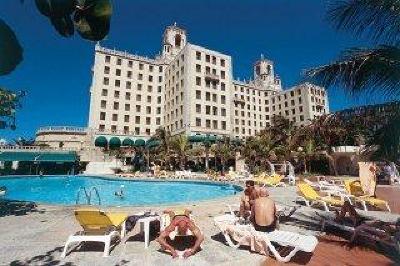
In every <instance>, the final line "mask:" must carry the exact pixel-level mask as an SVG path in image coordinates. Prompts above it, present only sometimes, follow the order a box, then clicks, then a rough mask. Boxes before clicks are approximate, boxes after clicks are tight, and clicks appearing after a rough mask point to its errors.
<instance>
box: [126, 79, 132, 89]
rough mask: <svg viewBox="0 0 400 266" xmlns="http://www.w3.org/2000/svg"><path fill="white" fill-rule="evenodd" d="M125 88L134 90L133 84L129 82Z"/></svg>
mask: <svg viewBox="0 0 400 266" xmlns="http://www.w3.org/2000/svg"><path fill="white" fill-rule="evenodd" d="M125 87H126V89H127V90H130V89H131V88H132V83H131V82H130V81H127V82H126V84H125Z"/></svg>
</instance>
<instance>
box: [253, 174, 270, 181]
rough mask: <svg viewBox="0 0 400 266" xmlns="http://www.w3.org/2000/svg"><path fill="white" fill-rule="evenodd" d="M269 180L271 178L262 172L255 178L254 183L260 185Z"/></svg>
mask: <svg viewBox="0 0 400 266" xmlns="http://www.w3.org/2000/svg"><path fill="white" fill-rule="evenodd" d="M268 178H269V176H268V175H267V174H266V173H265V172H262V173H260V174H258V175H255V176H254V178H253V181H254V182H255V183H257V184H259V183H261V182H263V181H265V180H266V179H268Z"/></svg>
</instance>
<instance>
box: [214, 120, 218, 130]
mask: <svg viewBox="0 0 400 266" xmlns="http://www.w3.org/2000/svg"><path fill="white" fill-rule="evenodd" d="M213 128H214V129H218V121H217V120H213Z"/></svg>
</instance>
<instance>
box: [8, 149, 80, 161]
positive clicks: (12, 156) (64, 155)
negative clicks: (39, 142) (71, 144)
mask: <svg viewBox="0 0 400 266" xmlns="http://www.w3.org/2000/svg"><path fill="white" fill-rule="evenodd" d="M77 160H78V157H77V155H76V153H75V152H41V151H32V152H27V151H23V152H20V151H4V152H0V161H3V162H11V161H19V162H75V161H77Z"/></svg>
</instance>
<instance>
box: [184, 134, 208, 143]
mask: <svg viewBox="0 0 400 266" xmlns="http://www.w3.org/2000/svg"><path fill="white" fill-rule="evenodd" d="M188 140H189V142H202V141H204V140H205V137H204V136H202V135H193V136H189V137H188Z"/></svg>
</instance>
